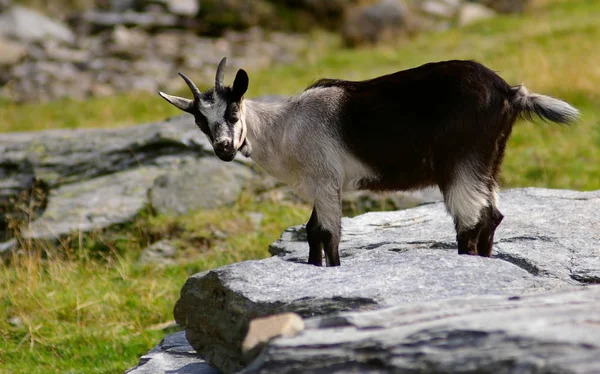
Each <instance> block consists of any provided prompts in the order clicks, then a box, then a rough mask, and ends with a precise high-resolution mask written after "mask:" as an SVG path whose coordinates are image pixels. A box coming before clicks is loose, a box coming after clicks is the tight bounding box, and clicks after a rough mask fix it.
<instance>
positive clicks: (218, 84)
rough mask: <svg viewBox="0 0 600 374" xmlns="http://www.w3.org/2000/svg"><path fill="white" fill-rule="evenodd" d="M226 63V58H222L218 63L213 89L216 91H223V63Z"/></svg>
mask: <svg viewBox="0 0 600 374" xmlns="http://www.w3.org/2000/svg"><path fill="white" fill-rule="evenodd" d="M226 62H227V57H223V59H222V60H221V62H219V67H218V68H217V75H216V77H215V87H216V88H217V90H221V89H223V78H224V76H225V63H226Z"/></svg>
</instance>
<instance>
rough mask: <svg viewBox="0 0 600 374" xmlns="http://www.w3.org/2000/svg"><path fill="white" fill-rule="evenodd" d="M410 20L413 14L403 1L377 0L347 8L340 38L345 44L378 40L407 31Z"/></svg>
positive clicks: (409, 26) (406, 32)
mask: <svg viewBox="0 0 600 374" xmlns="http://www.w3.org/2000/svg"><path fill="white" fill-rule="evenodd" d="M412 23H413V18H412V14H411V12H410V9H409V8H408V6H407V5H406V4H405V2H404V1H403V0H378V1H376V2H375V3H373V4H365V5H357V6H355V7H352V8H351V9H350V10H348V12H347V15H346V17H345V20H344V25H343V28H342V38H343V40H344V43H345V44H346V45H347V46H357V45H360V44H373V43H379V42H382V41H388V40H391V39H396V38H397V37H398V36H402V35H406V34H408V33H409V32H410V31H411V28H412Z"/></svg>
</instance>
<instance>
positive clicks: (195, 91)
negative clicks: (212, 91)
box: [179, 73, 202, 102]
mask: <svg viewBox="0 0 600 374" xmlns="http://www.w3.org/2000/svg"><path fill="white" fill-rule="evenodd" d="M179 76H181V78H183V80H184V81H185V83H186V84H187V85H188V87H189V88H190V90H191V91H192V95H194V101H196V102H199V101H200V96H201V95H202V93H201V92H200V90H199V89H198V87H196V85H195V84H194V82H192V80H191V79H190V78H188V77H186V76H185V74H183V73H179Z"/></svg>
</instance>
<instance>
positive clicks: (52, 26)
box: [0, 5, 75, 43]
mask: <svg viewBox="0 0 600 374" xmlns="http://www.w3.org/2000/svg"><path fill="white" fill-rule="evenodd" d="M0 35H5V36H7V37H11V38H14V39H17V40H19V41H22V42H32V41H41V40H45V39H53V40H58V41H61V42H64V43H73V42H75V35H74V34H73V32H72V31H71V30H70V29H69V28H68V27H67V26H65V25H64V24H63V23H61V22H59V21H57V20H53V19H50V18H48V17H46V16H45V15H43V14H41V13H38V12H36V11H34V10H31V9H27V8H25V7H22V6H19V5H13V6H11V7H9V8H8V9H6V10H5V11H3V12H2V13H0Z"/></svg>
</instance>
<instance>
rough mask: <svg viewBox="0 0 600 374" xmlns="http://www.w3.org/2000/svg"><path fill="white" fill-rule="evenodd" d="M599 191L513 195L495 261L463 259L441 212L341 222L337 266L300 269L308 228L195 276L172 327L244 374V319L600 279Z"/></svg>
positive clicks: (505, 204) (506, 204)
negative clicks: (251, 256) (255, 256)
mask: <svg viewBox="0 0 600 374" xmlns="http://www.w3.org/2000/svg"><path fill="white" fill-rule="evenodd" d="M599 208H600V191H596V192H574V191H561V190H546V189H516V190H509V191H505V192H503V193H502V194H501V202H500V210H501V211H502V212H503V213H504V214H505V216H506V218H505V219H504V221H503V223H502V225H501V226H500V227H499V230H498V231H497V233H496V241H495V247H494V257H493V258H481V257H472V256H458V255H457V254H456V252H457V249H456V243H455V233H454V229H453V224H452V220H451V218H450V217H449V216H448V215H447V213H446V211H445V208H444V206H443V204H441V203H434V204H428V205H424V206H419V207H417V208H413V209H409V210H405V211H400V212H386V213H368V214H364V215H361V216H358V217H355V218H352V219H343V221H342V225H343V232H342V242H341V245H340V252H341V260H342V266H341V267H337V268H319V267H314V266H309V265H306V259H307V256H308V246H307V244H306V237H305V232H304V230H303V228H301V227H294V228H290V229H289V230H287V231H286V232H284V234H283V235H282V238H281V239H280V240H279V241H278V242H276V243H274V244H273V245H272V246H271V248H270V251H271V253H272V254H274V255H275V256H274V257H272V258H269V259H265V260H261V261H247V262H242V263H238V264H233V265H229V266H225V267H222V268H219V269H215V270H211V271H207V272H203V273H199V274H196V275H194V276H192V277H190V278H189V279H188V281H187V282H186V284H185V285H184V287H183V288H182V291H181V298H180V300H179V301H178V302H177V304H176V306H175V312H174V313H175V319H176V321H177V322H178V324H179V325H181V326H183V327H185V328H186V334H187V338H188V339H189V341H190V343H191V344H192V346H193V347H194V348H195V349H196V350H197V351H198V352H199V354H200V355H202V357H204V358H205V359H207V360H208V361H209V362H211V363H212V364H214V365H215V366H217V367H218V368H220V369H221V370H223V371H225V372H233V371H235V370H239V369H240V368H242V367H243V365H244V362H243V360H242V354H241V343H242V340H243V338H244V336H245V333H246V332H247V329H248V323H249V321H250V320H251V319H253V318H256V317H262V316H266V315H271V314H275V313H281V312H296V313H298V314H300V315H301V316H303V317H310V316H317V315H327V314H331V313H334V312H339V311H349V310H367V309H376V308H381V307H387V306H402V305H404V306H406V305H411V304H416V303H421V302H427V301H440V300H444V299H450V298H457V297H474V296H480V295H509V296H518V295H522V294H526V293H531V292H540V291H549V290H557V289H562V288H577V287H580V286H581V285H583V284H588V283H597V282H599V281H600V277H599V272H600V236H599V235H598V232H600V217H599V216H598V215H597V214H596V213H597V210H598V209H599Z"/></svg>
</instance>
